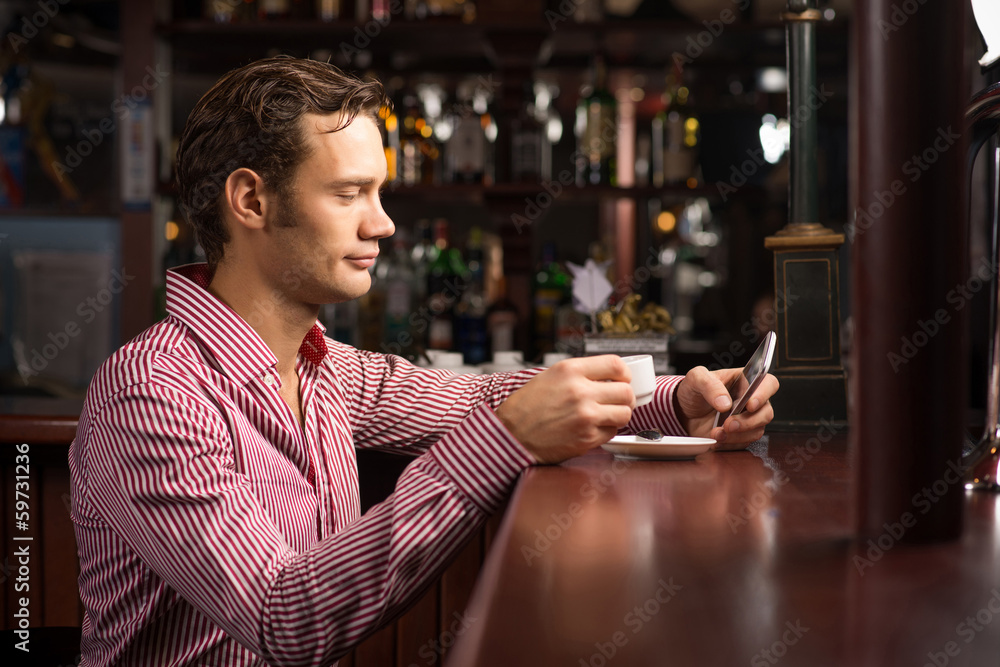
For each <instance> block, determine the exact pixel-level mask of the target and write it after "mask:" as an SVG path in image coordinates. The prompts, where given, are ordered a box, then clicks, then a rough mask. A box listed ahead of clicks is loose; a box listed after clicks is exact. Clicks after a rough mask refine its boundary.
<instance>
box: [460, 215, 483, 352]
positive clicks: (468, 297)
mask: <svg viewBox="0 0 1000 667" xmlns="http://www.w3.org/2000/svg"><path fill="white" fill-rule="evenodd" d="M465 257H466V261H467V264H466V267H467V269H468V285H467V286H466V287H465V289H463V290H462V298H461V300H460V301H459V302H458V304H457V305H456V306H455V342H456V346H457V347H458V350H459V352H461V353H462V355H463V356H464V358H465V363H466V364H468V365H470V366H474V365H476V364H481V363H483V362H484V361H487V359H488V356H487V343H488V341H487V336H486V297H485V295H484V293H483V232H482V230H481V229H480V228H479V227H473V228H472V229H471V230H469V242H468V244H467V245H466V253H465Z"/></svg>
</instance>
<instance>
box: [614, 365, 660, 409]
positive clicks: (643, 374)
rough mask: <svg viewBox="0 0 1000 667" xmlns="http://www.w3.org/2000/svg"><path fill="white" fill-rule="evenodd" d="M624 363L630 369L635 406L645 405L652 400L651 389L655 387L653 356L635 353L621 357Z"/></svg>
mask: <svg viewBox="0 0 1000 667" xmlns="http://www.w3.org/2000/svg"><path fill="white" fill-rule="evenodd" d="M622 360H623V361H624V362H625V365H627V366H628V368H629V370H630V371H632V382H631V383H630V384H631V385H632V391H633V392H635V407H639V406H641V405H646V404H647V403H649V402H650V401H652V400H653V390H654V389H656V373H655V372H654V370H653V357H652V355H649V354H635V355H632V356H630V357H622Z"/></svg>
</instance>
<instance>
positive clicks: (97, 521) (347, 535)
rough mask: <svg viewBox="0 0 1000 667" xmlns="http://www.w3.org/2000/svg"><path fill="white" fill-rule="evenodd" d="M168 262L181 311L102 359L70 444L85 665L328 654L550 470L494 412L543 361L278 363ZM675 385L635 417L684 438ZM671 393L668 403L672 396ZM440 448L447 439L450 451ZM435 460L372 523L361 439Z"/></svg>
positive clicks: (413, 589) (382, 618)
mask: <svg viewBox="0 0 1000 667" xmlns="http://www.w3.org/2000/svg"><path fill="white" fill-rule="evenodd" d="M207 283H208V271H207V267H206V266H205V265H192V266H188V267H182V268H181V269H176V270H173V271H170V272H168V274H167V311H168V313H169V317H167V318H166V319H165V320H164V321H162V322H160V323H158V324H156V325H154V326H153V327H151V328H150V329H148V330H147V331H146V332H144V333H143V334H142V335H140V336H139V337H138V338H136V339H134V340H133V341H131V342H129V343H128V344H127V345H125V346H124V347H122V348H121V349H120V350H118V351H117V352H116V353H115V354H114V355H113V356H112V357H111V358H110V359H109V360H108V361H107V362H106V363H105V364H104V365H103V366H102V367H101V369H100V370H99V371H98V373H97V375H96V376H95V377H94V379H93V381H92V383H91V385H90V389H89V391H88V394H87V400H86V403H85V406H84V410H83V414H82V415H81V417H80V424H79V429H78V433H77V438H76V440H75V441H74V442H73V445H72V447H71V449H70V471H71V485H72V499H73V502H72V517H73V523H74V526H75V530H76V539H77V548H78V550H79V555H80V569H81V571H80V595H81V598H82V600H83V604H84V607H85V615H84V621H83V639H82V653H83V663H82V664H84V665H109V664H112V663H114V664H122V665H157V666H164V667H165V666H168V665H195V664H197V665H227V666H231V665H261V664H264V663H269V664H281V665H315V664H329V663H332V662H333V661H334V660H335V659H336V658H337V657H339V656H341V655H343V654H344V653H346V652H347V651H349V650H350V648H351V647H352V646H353V645H355V644H357V643H358V642H359V640H360V639H361V638H362V637H363V636H365V635H366V634H368V633H370V632H371V631H373V630H375V629H376V628H377V627H379V626H380V625H382V624H384V623H385V622H387V621H388V620H390V619H391V618H393V617H394V616H395V615H397V614H398V613H399V612H400V611H402V609H403V608H404V607H405V606H406V605H407V603H409V602H412V601H413V599H414V597H415V595H416V593H418V592H419V591H420V590H421V589H422V587H423V586H424V585H425V584H426V583H428V582H429V581H430V580H431V579H432V578H433V577H434V576H436V575H437V574H438V573H439V572H440V571H441V570H442V569H443V567H444V566H445V565H446V564H447V563H448V561H449V560H450V559H451V557H452V556H454V554H456V553H457V551H458V550H459V549H460V548H461V546H462V544H463V543H464V542H465V541H466V540H467V539H469V538H470V537H471V536H472V534H473V533H474V532H475V530H476V528H477V527H478V526H479V525H480V524H481V523H482V521H484V520H485V518H486V517H488V516H489V515H490V514H491V513H493V512H494V511H495V510H496V509H497V507H498V506H499V504H500V503H501V502H502V500H503V498H504V497H505V496H506V494H507V493H508V492H509V490H510V488H511V486H512V485H513V483H514V481H515V479H516V478H517V476H518V474H519V473H520V472H521V471H522V470H523V469H524V468H525V467H527V466H528V465H531V464H532V463H533V461H534V460H533V458H532V457H531V455H530V454H528V452H527V451H526V450H525V449H524V448H523V447H522V446H521V445H520V444H519V443H518V442H517V441H516V440H515V439H514V438H513V437H512V436H511V435H510V433H509V432H508V431H507V430H506V429H505V428H504V426H503V425H502V424H501V423H500V421H499V420H498V419H497V418H496V416H495V414H494V412H493V410H494V409H495V408H496V407H497V406H498V405H500V403H502V402H503V400H504V399H505V398H506V397H507V396H509V395H510V394H511V392H513V391H514V390H516V389H518V388H520V387H521V386H523V385H524V384H525V383H526V382H527V381H528V380H529V379H531V377H533V376H534V375H535V374H536V373H537V372H539V371H538V369H534V370H529V371H523V372H520V373H513V374H506V373H504V374H495V375H479V376H475V375H463V376H455V375H453V374H451V373H449V372H446V371H435V370H428V369H422V368H417V367H415V366H413V365H412V364H410V363H408V362H407V361H405V360H403V359H401V358H400V357H396V356H391V355H382V354H378V353H373V352H366V351H361V350H357V349H354V348H352V347H349V346H347V345H343V344H340V343H337V342H335V341H333V340H331V339H328V338H325V337H324V335H323V329H322V327H321V325H319V323H317V324H316V325H315V326H314V327H313V328H312V329H311V330H310V331H309V333H308V334H307V336H306V338H305V340H304V341H303V344H302V347H301V348H300V349H299V356H298V359H297V362H296V371H297V372H298V374H299V377H300V383H301V388H300V393H301V400H302V410H303V414H304V418H305V423H304V426H300V424H299V422H298V420H297V418H296V417H295V416H294V415H293V414H292V411H291V410H290V409H289V407H288V406H287V405H286V404H285V402H284V401H283V400H282V399H281V397H280V396H279V394H278V388H279V382H280V380H279V377H278V373H277V371H276V368H275V365H276V362H277V360H276V358H275V356H274V355H273V353H272V352H271V351H270V349H268V347H267V346H266V345H265V344H264V342H263V341H262V340H261V338H260V337H259V336H258V335H257V334H256V333H255V332H254V330H253V329H252V328H251V327H250V326H249V325H248V324H247V323H246V322H245V321H244V320H243V319H242V318H240V317H239V316H238V315H237V314H236V313H235V312H234V311H233V310H231V309H230V308H229V307H228V306H226V305H225V304H223V303H222V302H221V301H219V300H218V299H216V298H215V297H214V296H212V295H211V294H210V293H209V292H208V291H207V290H206V289H205V287H206V285H207ZM679 381H680V378H678V377H663V378H658V388H657V396H656V400H654V402H653V403H651V404H650V405H649V406H645V407H643V408H640V409H639V410H637V411H636V412H635V414H634V415H633V420H632V422H633V423H632V424H630V428H639V429H641V428H648V427H650V426H654V425H655V426H658V427H660V428H661V429H663V430H668V431H672V432H675V433H680V432H681V429H680V424H679V423H678V422H677V420H676V418H675V417H674V415H673V413H672V411H671V408H670V406H671V405H672V395H673V391H674V388H675V387H676V384H677V382H679ZM656 406H659V407H656ZM432 445H433V446H432ZM356 447H358V448H366V447H381V448H393V449H397V450H399V449H403V450H410V451H414V452H418V453H422V455H421V456H420V457H419V458H416V459H415V460H414V462H413V463H412V464H410V465H409V466H408V467H407V469H406V470H405V471H404V473H403V475H402V476H401V477H400V479H399V481H398V483H397V484H396V490H395V492H394V493H393V495H392V496H391V497H390V498H388V499H387V500H386V501H384V502H383V503H381V504H379V505H377V506H375V507H374V508H372V509H371V510H370V511H369V512H368V513H366V514H365V515H364V516H363V517H360V516H359V515H360V509H359V496H358V479H357V464H356V459H355V448H356Z"/></svg>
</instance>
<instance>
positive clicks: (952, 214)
mask: <svg viewBox="0 0 1000 667" xmlns="http://www.w3.org/2000/svg"><path fill="white" fill-rule="evenodd" d="M898 4H899V3H898V2H897V1H896V0H859V1H858V2H857V4H856V8H857V9H856V21H855V27H854V29H855V31H856V32H855V35H854V40H853V43H854V49H855V52H854V54H853V57H854V63H853V69H854V72H855V74H856V75H855V76H854V77H853V90H852V95H851V100H852V108H851V114H852V118H851V127H852V128H854V133H853V136H852V146H851V148H852V165H853V168H852V174H851V177H852V182H851V190H852V209H853V210H854V211H855V219H854V220H853V221H852V222H851V224H850V225H848V238H849V240H850V241H851V242H852V248H851V249H852V253H853V256H852V292H851V294H852V304H853V315H854V328H855V332H854V348H853V364H852V368H853V372H852V377H851V389H852V397H853V401H852V403H853V405H852V410H851V444H852V447H853V450H854V469H855V507H856V516H857V526H858V532H859V537H861V538H862V539H868V538H878V537H879V536H881V535H883V533H885V531H886V527H885V526H886V525H887V524H888V525H893V524H897V523H899V524H902V525H903V526H904V527H905V533H904V535H903V536H902V539H903V540H906V541H923V540H937V539H948V538H955V537H957V536H958V535H959V534H960V532H961V518H962V512H961V510H962V499H963V492H964V490H963V484H962V483H961V479H958V480H956V479H955V477H956V475H955V473H954V471H953V468H952V466H955V465H957V464H959V463H960V461H961V452H962V440H963V426H964V418H965V411H966V403H967V400H966V395H967V382H966V376H967V363H968V356H967V350H968V336H967V330H968V326H967V317H966V315H967V313H968V311H969V308H968V305H969V303H968V299H967V298H965V296H963V293H962V289H961V286H964V285H965V284H966V282H967V280H968V279H969V275H968V259H967V255H968V240H967V239H968V223H967V217H966V207H967V202H966V193H967V188H968V183H967V178H968V175H967V172H966V165H965V153H966V148H965V143H966V140H965V138H964V137H963V136H962V130H963V125H964V109H965V105H966V101H967V98H968V96H969V91H968V87H967V85H966V83H967V76H966V70H967V65H966V63H965V62H964V60H963V48H964V44H965V27H966V11H967V3H962V2H959V3H956V2H951V1H950V0H926V1H925V2H922V3H914V5H915V6H916V7H917V9H916V11H914V12H912V13H908V14H905V15H901V14H899V9H898V7H896V5H898ZM907 520H912V522H913V523H914V525H907V522H908V521H907Z"/></svg>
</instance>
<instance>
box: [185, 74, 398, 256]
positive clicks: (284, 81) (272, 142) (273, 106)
mask: <svg viewBox="0 0 1000 667" xmlns="http://www.w3.org/2000/svg"><path fill="white" fill-rule="evenodd" d="M388 103H389V102H388V99H387V98H386V95H385V90H384V88H383V87H382V84H381V83H379V82H378V81H369V82H366V81H361V80H360V79H358V78H356V77H353V76H351V75H349V74H345V73H344V72H342V71H340V70H339V69H337V68H336V67H334V66H333V65H330V64H329V63H324V62H319V61H316V60H302V59H298V58H292V57H289V56H277V57H274V58H265V59H263V60H258V61H256V62H253V63H250V64H249V65H245V66H243V67H240V68H239V69H235V70H233V71H231V72H229V73H228V74H226V75H225V76H223V77H222V78H221V79H219V81H218V82H216V84H215V85H214V86H212V88H211V90H209V91H208V92H207V93H205V95H204V96H203V97H202V98H201V99H200V100H199V101H198V104H196V105H195V108H194V110H193V111H192V112H191V115H190V116H188V120H187V123H186V124H185V126H184V132H183V133H182V134H181V139H180V145H179V147H178V149H177V188H178V190H179V191H180V205H181V212H182V213H183V214H184V217H186V218H187V220H188V221H189V222H190V223H191V225H192V226H193V227H194V230H195V233H196V235H197V237H198V242H199V243H200V244H201V247H202V248H203V249H204V251H205V255H206V256H207V259H208V266H209V268H210V269H211V270H213V271H214V270H215V267H216V266H217V265H218V263H219V261H220V260H221V259H222V256H223V251H224V248H225V245H226V243H228V242H229V233H228V231H227V230H226V227H225V223H224V221H223V220H222V214H221V210H220V208H219V203H220V200H221V195H222V193H223V191H224V190H225V186H226V179H227V178H228V177H229V174H231V173H233V171H235V170H236V169H240V168H242V167H246V168H248V169H252V170H253V171H255V172H256V173H257V174H258V175H259V176H260V177H261V178H262V179H263V181H264V185H265V186H266V187H267V188H269V189H271V190H273V191H274V192H277V193H278V194H279V196H281V197H282V198H283V199H284V198H286V197H287V196H288V194H289V192H288V186H289V183H290V181H291V179H292V177H293V176H294V174H295V168H296V167H298V165H299V164H301V163H302V161H303V160H305V158H306V157H307V156H308V150H307V147H306V144H305V138H304V136H303V132H302V127H301V125H300V123H299V120H300V119H301V118H302V116H303V115H304V114H307V113H314V114H331V113H335V112H337V111H343V112H344V116H343V119H342V121H341V123H340V125H339V126H338V127H337V128H335V129H334V131H336V130H339V129H342V128H343V127H346V126H347V125H348V124H349V123H350V122H351V121H352V120H354V118H356V117H357V116H358V115H359V114H364V115H370V116H373V117H374V116H376V114H377V113H378V110H379V108H380V107H381V106H382V105H383V104H388Z"/></svg>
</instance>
